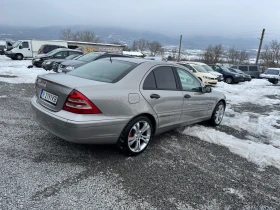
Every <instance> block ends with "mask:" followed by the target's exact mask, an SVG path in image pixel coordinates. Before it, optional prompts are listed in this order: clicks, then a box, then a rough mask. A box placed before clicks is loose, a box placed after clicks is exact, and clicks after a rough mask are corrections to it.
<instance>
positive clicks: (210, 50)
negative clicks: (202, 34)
mask: <svg viewBox="0 0 280 210" xmlns="http://www.w3.org/2000/svg"><path fill="white" fill-rule="evenodd" d="M222 55H223V48H222V45H221V44H219V45H215V46H212V45H209V46H208V47H207V48H206V50H205V52H204V53H203V60H204V62H205V63H208V64H215V63H218V62H219V61H220V60H221V58H222Z"/></svg>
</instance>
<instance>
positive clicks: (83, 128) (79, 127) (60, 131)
mask: <svg viewBox="0 0 280 210" xmlns="http://www.w3.org/2000/svg"><path fill="white" fill-rule="evenodd" d="M31 106H32V112H33V116H34V118H35V120H36V121H37V122H38V123H39V124H40V125H41V126H42V127H43V128H44V129H45V130H47V131H49V132H50V133H52V134H54V135H55V136H58V137H59V138H61V139H64V140H66V141H69V142H73V143H81V144H115V143H117V140H118V138H119V136H120V134H121V132H122V130H123V128H124V127H125V125H126V124H127V123H128V121H129V119H123V118H122V119H116V118H108V119H106V120H92V121H72V120H70V119H66V118H63V117H61V116H59V113H60V112H66V111H63V110H62V111H59V112H52V111H50V110H48V109H46V108H45V107H43V106H42V105H40V104H39V103H38V102H37V97H36V96H34V97H33V98H32V99H31ZM64 114H65V113H64ZM69 114H72V113H69ZM64 116H65V115H64Z"/></svg>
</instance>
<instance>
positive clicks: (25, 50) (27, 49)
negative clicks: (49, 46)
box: [21, 41, 32, 58]
mask: <svg viewBox="0 0 280 210" xmlns="http://www.w3.org/2000/svg"><path fill="white" fill-rule="evenodd" d="M21 47H22V48H21V53H22V54H23V56H24V57H25V58H31V57H32V51H31V49H30V43H29V42H27V41H24V42H22V43H21Z"/></svg>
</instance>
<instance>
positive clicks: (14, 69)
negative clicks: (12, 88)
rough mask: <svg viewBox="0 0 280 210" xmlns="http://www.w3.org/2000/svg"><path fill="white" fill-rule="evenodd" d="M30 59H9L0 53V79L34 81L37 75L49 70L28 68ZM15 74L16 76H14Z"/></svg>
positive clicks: (23, 81)
mask: <svg viewBox="0 0 280 210" xmlns="http://www.w3.org/2000/svg"><path fill="white" fill-rule="evenodd" d="M29 65H32V62H31V60H21V61H18V60H11V59H10V58H8V57H6V56H3V55H0V75H2V76H0V81H2V82H8V83H34V82H35V79H36V77H37V75H40V74H47V73H49V72H47V71H45V70H44V69H42V68H30V69H28V68H27V66H29ZM15 76H16V77H15Z"/></svg>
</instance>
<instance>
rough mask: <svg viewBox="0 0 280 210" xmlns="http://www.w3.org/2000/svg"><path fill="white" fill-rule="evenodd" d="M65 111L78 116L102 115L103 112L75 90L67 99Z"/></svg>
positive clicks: (64, 106)
mask: <svg viewBox="0 0 280 210" xmlns="http://www.w3.org/2000/svg"><path fill="white" fill-rule="evenodd" d="M62 109H63V110H65V111H68V112H72V113H76V114H101V113H102V112H101V111H100V110H99V109H98V108H97V106H95V105H94V103H92V102H91V101H90V100H89V99H88V98H87V97H86V96H84V95H83V94H82V93H80V92H79V91H77V90H73V91H72V92H71V93H70V94H69V95H68V97H67V99H66V101H65V103H64V105H63V108H62Z"/></svg>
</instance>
